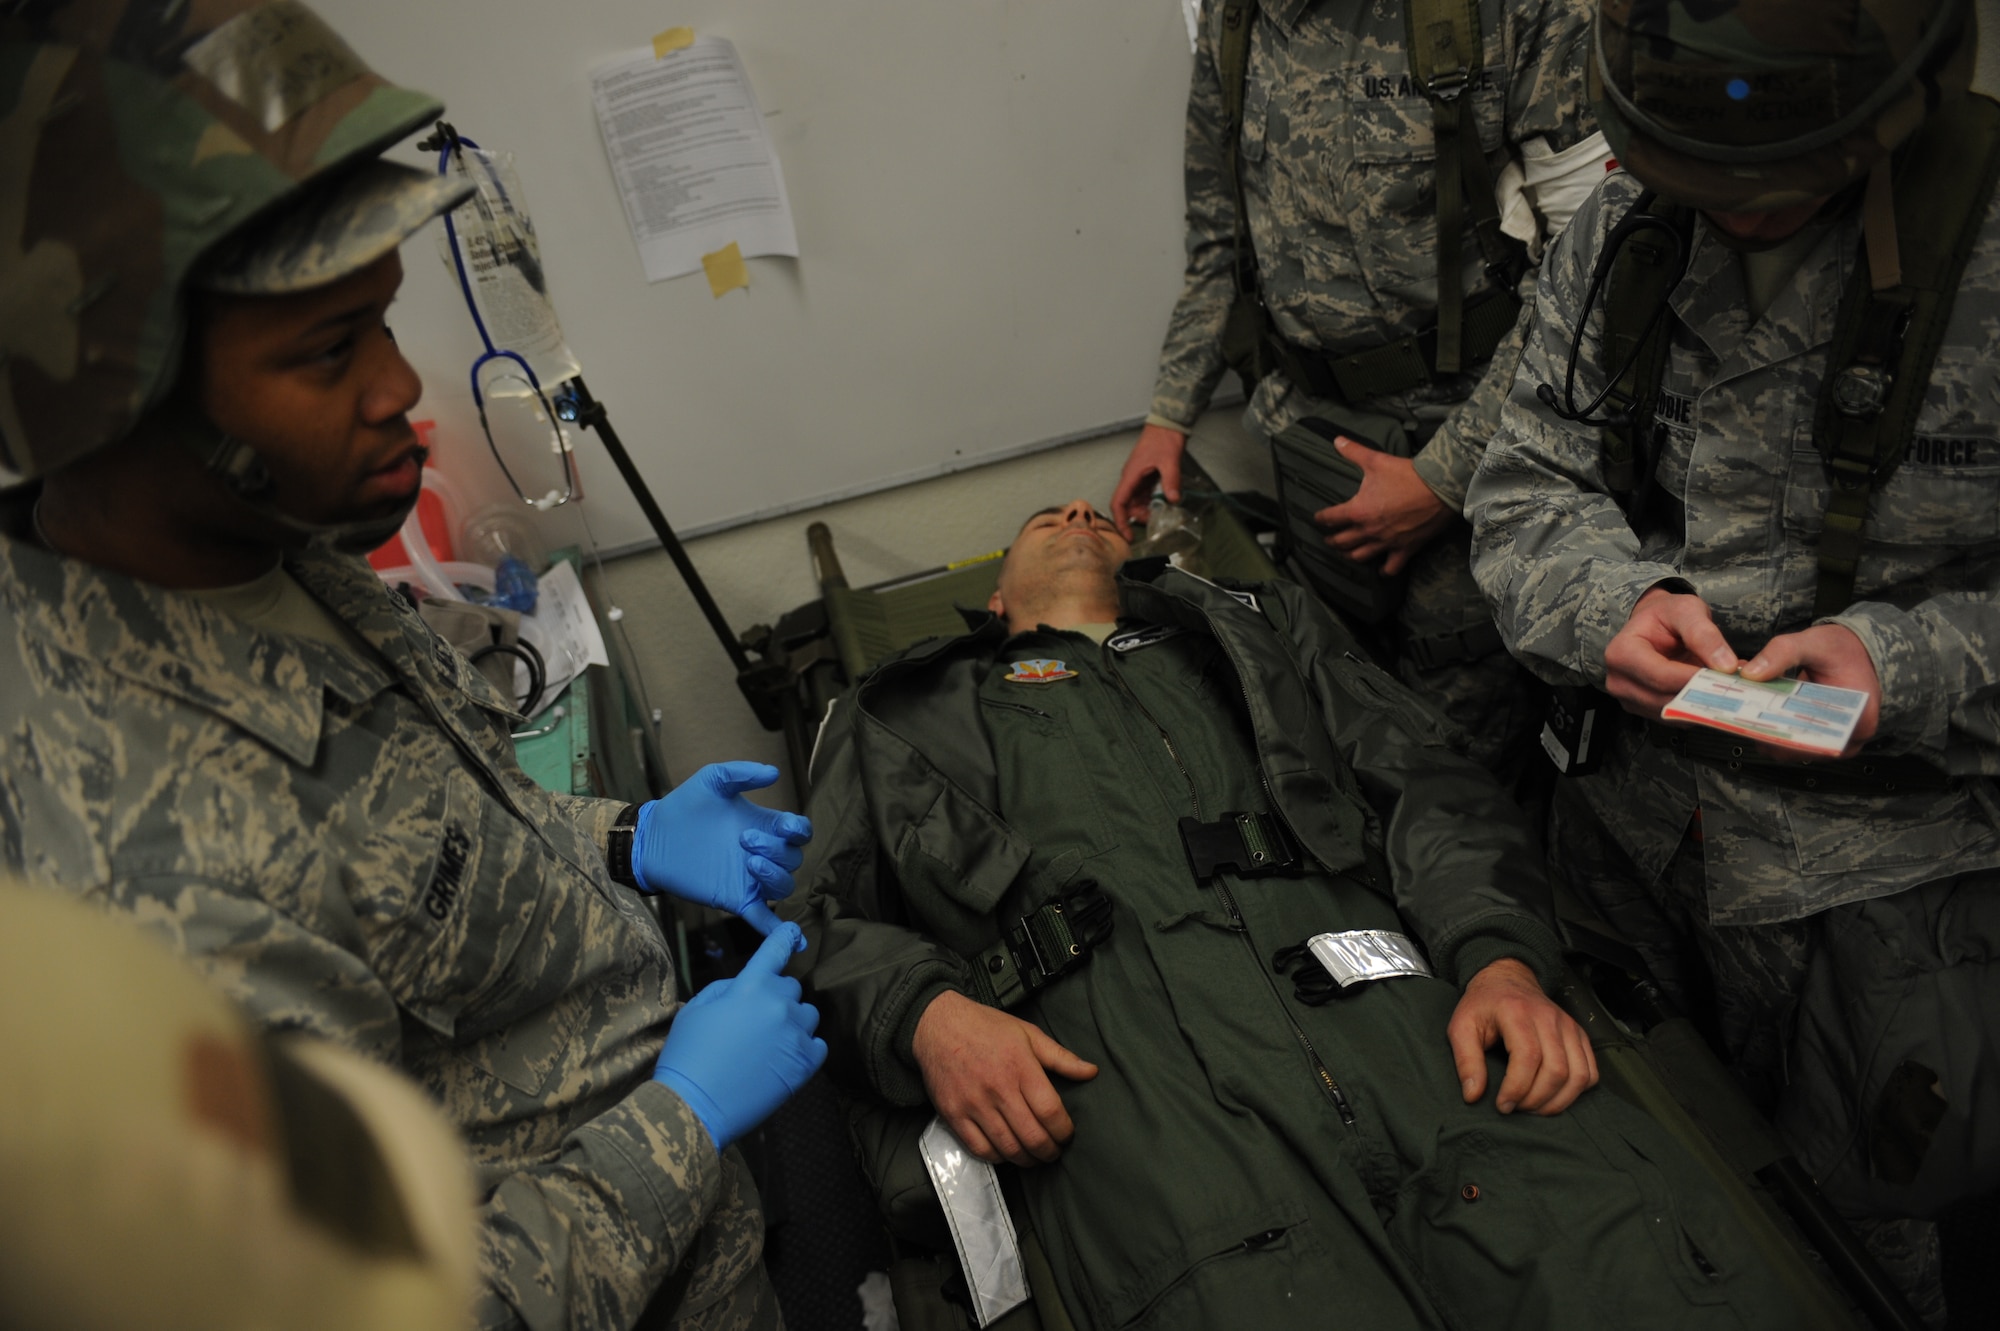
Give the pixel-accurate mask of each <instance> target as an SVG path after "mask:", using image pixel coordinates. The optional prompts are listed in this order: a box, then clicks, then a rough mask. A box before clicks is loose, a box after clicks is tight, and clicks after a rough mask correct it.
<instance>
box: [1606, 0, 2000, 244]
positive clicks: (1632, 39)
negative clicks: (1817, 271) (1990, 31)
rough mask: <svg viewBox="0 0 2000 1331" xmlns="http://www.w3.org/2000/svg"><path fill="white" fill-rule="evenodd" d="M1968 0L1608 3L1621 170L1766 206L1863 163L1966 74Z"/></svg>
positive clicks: (1611, 98)
mask: <svg viewBox="0 0 2000 1331" xmlns="http://www.w3.org/2000/svg"><path fill="white" fill-rule="evenodd" d="M1969 10H1970V6H1969V4H1968V3H1967V0H1600V4H1599V6H1598V11H1597V24H1596V40H1595V51H1594V53H1593V58H1592V60H1591V67H1590V89H1591V98H1592V100H1593V102H1594V103H1595V105H1596V110H1597V120H1598V124H1599V125H1600V126H1602V127H1603V129H1604V134H1605V137H1606V138H1607V139H1609V140H1610V142H1611V146H1612V150H1613V151H1614V152H1615V153H1616V154H1617V156H1618V160H1619V162H1620V163H1621V164H1622V165H1623V166H1624V167H1625V169H1626V170H1628V171H1630V172H1632V174H1633V175H1635V176H1637V177H1638V178H1639V179H1640V180H1641V181H1643V182H1644V183H1645V184H1646V185H1647V186H1649V187H1651V188H1652V189H1655V190H1658V191H1659V192H1660V193H1661V194H1662V195H1665V196H1666V197H1668V198H1671V199H1675V200H1678V201H1679V202H1682V203H1687V204H1691V205H1693V206H1695V207H1698V208H1707V209H1712V210H1714V211H1717V212H1761V211H1767V210H1770V209H1774V208H1783V207H1789V206H1791V205H1793V204H1797V203H1803V202H1805V201H1807V200H1810V199H1817V198H1824V197H1826V196H1828V195H1831V194H1836V193H1838V192H1839V191H1840V190H1841V189H1843V188H1844V187H1846V186H1847V185H1849V184H1851V183H1852V182H1854V181H1856V180H1858V179H1860V178H1861V177H1862V176H1864V175H1866V174H1867V172H1868V171H1869V169H1870V168H1871V167H1873V166H1874V165H1875V163H1876V162H1878V161H1880V160H1882V158H1883V157H1885V156H1886V155H1887V154H1888V153H1889V152H1891V151H1892V150H1894V148H1895V147H1896V145H1897V144H1899V143H1901V142H1902V141H1903V140H1904V139H1906V138H1908V137H1909V135H1910V133H1911V132H1912V131H1913V130H1915V129H1916V127H1917V125H1918V124H1919V123H1921V122H1922V120H1923V118H1924V116H1925V114H1926V112H1927V110H1928V109H1929V108H1930V107H1933V106H1935V105H1937V103H1938V101H1939V100H1940V99H1941V98H1943V97H1945V96H1949V95H1954V94H1957V93H1961V92H1963V91H1964V90H1965V89H1966V87H1968V86H1969V84H1970V82H1971V73H1972V56H1973V51H1972V46H1973V43H1972V42H1971V41H1970V40H1968V39H1967V35H1968V32H1969V23H1968V13H1969Z"/></svg>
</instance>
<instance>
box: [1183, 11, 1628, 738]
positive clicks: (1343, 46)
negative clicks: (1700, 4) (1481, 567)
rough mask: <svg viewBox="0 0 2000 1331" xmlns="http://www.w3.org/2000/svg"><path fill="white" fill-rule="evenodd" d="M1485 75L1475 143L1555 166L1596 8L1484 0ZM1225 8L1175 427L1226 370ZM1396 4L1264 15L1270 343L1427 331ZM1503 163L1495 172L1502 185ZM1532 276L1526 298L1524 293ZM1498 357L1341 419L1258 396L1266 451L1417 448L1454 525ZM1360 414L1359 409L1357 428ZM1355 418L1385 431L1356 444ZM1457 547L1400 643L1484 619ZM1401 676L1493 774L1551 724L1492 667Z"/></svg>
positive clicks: (1203, 90)
mask: <svg viewBox="0 0 2000 1331" xmlns="http://www.w3.org/2000/svg"><path fill="white" fill-rule="evenodd" d="M1479 15H1480V30H1481V33H1482V34H1483V36H1484V41H1485V56H1484V65H1485V68H1484V70H1483V72H1482V74H1481V77H1480V79H1479V81H1478V84H1477V86H1476V87H1475V88H1473V89H1472V90H1471V91H1470V93H1469V95H1470V96H1471V97H1472V99H1473V106H1474V108H1475V111H1476V118H1477V122H1478V127H1479V138H1480V142H1481V144H1482V145H1483V147H1484V148H1485V150H1486V152H1487V155H1488V157H1489V159H1491V160H1492V161H1494V162H1495V163H1500V162H1503V161H1504V160H1505V158H1506V157H1507V156H1508V155H1509V154H1510V153H1514V152H1516V151H1518V147H1519V145H1520V144H1522V143H1523V142H1525V141H1526V140H1529V139H1533V138H1537V137H1540V138H1543V139H1545V140H1546V141H1547V143H1548V146H1549V147H1550V148H1551V149H1552V150H1555V151H1558V152H1560V151H1561V150H1563V149H1566V148H1569V147H1571V146H1573V145H1574V144H1576V143H1577V142H1578V141H1580V140H1581V139H1583V138H1585V137H1587V136H1588V135H1589V134H1590V132H1591V131H1592V129H1593V128H1594V125H1593V122H1592V119H1591V114H1590V109H1589V102H1588V99H1587V97H1586V95H1585V88H1584V71H1585V65H1586V59H1587V55H1588V51H1587V46H1586V40H1587V38H1588V35H1589V29H1590V11H1589V8H1588V6H1587V5H1585V4H1583V3H1580V2H1579V0H1522V2H1518V3H1517V2H1514V0H1482V2H1481V3H1480V4H1479ZM1221 22H1222V6H1221V5H1220V4H1216V3H1210V4H1207V5H1205V6H1204V7H1203V13H1202V24H1201V36H1200V40H1199V43H1198V50H1197V52H1196V56H1195V68H1194V83H1193V87H1192V90H1191V91H1190V93H1189V96H1188V121H1187V218H1188V232H1187V250H1188V267H1187V279H1186V285H1185V287H1184V289H1183V290H1182V293H1181V298H1180V302H1179V304H1178V305H1177V306H1176V307H1175V309H1174V313H1173V319H1172V322H1171V324H1170V325H1169V327H1168V330H1167V338H1166V345H1165V347H1164V348H1163V349H1162V351H1161V356H1160V372H1159V378H1158V380H1157V382H1156V384H1155V387H1154V390H1153V404H1152V413H1153V415H1154V417H1156V418H1158V419H1161V420H1164V421H1169V422H1173V423H1176V424H1177V425H1178V427H1179V428H1180V429H1182V430H1187V429H1189V428H1191V427H1192V425H1193V423H1194V421H1195V420H1196V419H1197V418H1198V417H1199V416H1200V415H1201V413H1202V411H1203V410H1205V409H1206V407H1207V406H1208V401H1209V396H1210V394H1211V393H1213V392H1214V390H1215V387H1216V385H1217V383H1218V382H1219V381H1220V380H1221V378H1222V375H1223V373H1224V368H1225V367H1224V364H1223V360H1222V351H1221V345H1220V343H1221V337H1222V330H1223V324H1224V321H1225V319H1226V318H1227V315H1228V312H1229V306H1230V301H1231V298H1232V296H1233V294H1234V291H1235V287H1234V282H1233V279H1232V276H1231V272H1232V264H1233V258H1234V253H1235V238H1236V207H1235V201H1234V192H1233V189H1232V186H1231V182H1230V180H1229V178H1228V175H1227V173H1226V171H1225V166H1224V157H1223V145H1222V143H1221V142H1220V140H1221V135H1222V127H1223V125H1224V124H1225V113H1224V109H1223V94H1222V82H1221V77H1220V75H1219V73H1218V68H1217V64H1216V61H1217V53H1218V51H1219V50H1220V47H1221V40H1222V38H1221ZM1404 47H1405V36H1404V16H1403V9H1402V5H1401V4H1385V3H1380V2H1379V0H1366V2H1365V3H1364V2H1363V0H1317V2H1315V0H1266V3H1263V4H1261V5H1260V6H1259V7H1258V10H1257V17H1256V22H1255V27H1254V29H1253V32H1252V37H1251V42H1250V67H1249V73H1248V77H1247V80H1246V83H1245V94H1244V111H1243V131H1242V142H1241V150H1240V157H1241V162H1242V176H1243V193H1244V200H1245V206H1246V208H1247V210H1248V215H1249V229H1250V239H1251V244H1252V247H1253V248H1254V249H1255V251H1256V256H1257V273H1258V281H1259V285H1260V287H1261V289H1262V291H1263V296H1264V301H1265V304H1266V305H1267V307H1268V308H1269V310H1270V312H1271V317H1272V319H1273V320H1274V321H1275V323H1276V327H1277V332H1278V333H1279V334H1280V335H1281V336H1282V337H1284V338H1285V340H1286V341H1288V342H1290V343H1292V344H1293V345H1294V346H1297V347H1301V348H1307V349H1314V350H1318V351H1320V352H1322V353H1335V354H1337V353H1345V352H1350V351H1358V350H1362V349H1366V348H1370V347H1375V346H1379V345H1381V344H1382V343H1385V342H1388V341H1390V340H1392V339H1394V338H1397V337H1401V336H1404V335H1406V334H1410V333H1415V332H1418V331H1419V330H1421V329H1422V328H1424V327H1425V326H1426V325H1428V324H1429V323H1430V322H1431V321H1432V319H1433V317H1434V315H1435V311H1436V305H1437V257H1436V251H1437V205H1436V197H1437V184H1436V167H1435V162H1434V157H1433V151H1432V129H1431V121H1432V112H1431V104H1430V102H1429V101H1428V100H1426V99H1425V97H1424V96H1423V93H1422V92H1421V90H1420V89H1418V88H1416V87H1414V86H1412V81H1411V75H1410V72H1409V60H1408V58H1407V55H1406V53H1405V50H1404ZM1497 173H1498V172H1497V166H1496V169H1495V174H1497ZM1469 232H1470V228H1469V227H1468V235H1467V237H1466V241H1465V244H1464V248H1463V254H1464V256H1465V273H1464V279H1463V290H1464V292H1465V294H1466V298H1467V300H1471V299H1473V298H1474V297H1476V296H1478V295H1480V294H1481V293H1483V292H1485V291H1486V290H1487V289H1488V288H1489V287H1490V286H1491V285H1492V283H1491V280H1490V279H1489V278H1488V276H1487V274H1486V272H1485V269H1484V265H1483V263H1482V261H1481V258H1480V249H1479V246H1478V245H1477V244H1475V243H1473V241H1472V239H1471V236H1470V234H1469ZM1532 291H1533V278H1532V276H1530V277H1528V278H1525V279H1524V280H1523V283H1522V294H1523V297H1524V298H1527V297H1529V296H1531V295H1532ZM1517 339H1518V333H1516V334H1514V335H1512V336H1510V337H1509V338H1508V339H1507V340H1506V341H1504V342H1502V343H1501V345H1500V347H1499V349H1498V350H1497V351H1496V352H1495V353H1494V355H1493V358H1492V361H1491V362H1490V364H1491V365H1493V366H1496V367H1499V368H1498V372H1497V373H1492V374H1485V373H1481V372H1480V371H1483V370H1484V369H1485V367H1483V366H1481V367H1475V370H1474V371H1473V372H1468V373H1463V374H1457V375H1451V376H1447V377H1444V378H1442V379H1440V380H1438V381H1436V382H1434V383H1430V384H1426V385H1423V386H1420V387H1418V388H1414V389H1411V390H1409V391H1407V392H1403V393H1396V394H1391V395H1387V396H1384V397H1380V398H1375V399H1373V400H1371V401H1369V402H1367V403H1365V404H1363V403H1356V404H1353V406H1352V407H1351V408H1350V407H1346V406H1342V405H1336V404H1330V403H1326V402H1320V401H1315V400H1314V399H1312V398H1311V397H1310V396H1309V395H1308V394H1306V393H1305V392H1304V391H1303V390H1301V389H1299V388H1296V387H1294V386H1293V385H1291V384H1290V383H1288V382H1287V381H1286V380H1285V378H1284V375H1283V374H1282V372H1280V373H1277V374H1273V375H1268V376H1266V377H1265V378H1264V379H1263V380H1262V381H1261V382H1260V383H1259V384H1258V386H1257V389H1256V392H1255V394H1254V395H1253V396H1252V398H1251V400H1250V407H1249V413H1248V416H1249V423H1250V424H1251V425H1252V427H1253V428H1255V429H1256V430H1257V431H1258V432H1259V433H1261V434H1263V435H1264V436H1266V437H1269V436H1271V435H1274V434H1276V433H1277V432H1278V431H1280V430H1282V429H1284V428H1285V427H1286V426H1288V425H1290V424H1291V423H1292V422H1293V421H1296V420H1298V419H1299V418H1301V417H1304V416H1311V415H1320V416H1325V417H1327V418H1329V419H1331V420H1333V421H1335V422H1336V423H1343V422H1351V421H1361V422H1364V423H1357V424H1353V425H1351V426H1350V428H1352V429H1354V430H1356V431H1366V432H1369V433H1373V434H1375V435H1377V436H1378V439H1377V442H1383V443H1386V442H1388V441H1386V440H1383V439H1380V438H1379V436H1380V435H1381V434H1383V433H1385V432H1386V429H1385V427H1395V428H1400V429H1401V430H1403V431H1405V432H1407V435H1408V439H1409V442H1410V444H1411V445H1421V449H1420V451H1418V452H1417V454H1416V466H1417V472H1418V474H1419V475H1420V476H1422V477H1423V479H1424V481H1425V483H1426V484H1428V485H1429V486H1430V487H1431V489H1432V490H1434V491H1436V492H1437V495H1438V497H1439V498H1440V499H1442V500H1443V501H1444V503H1445V505H1446V506H1447V507H1448V508H1450V509H1451V510H1453V511H1454V512H1457V511H1458V510H1459V509H1461V508H1462V507H1463V505H1464V499H1465V487H1466V485H1467V484H1468V483H1469V482H1470V480H1471V479H1472V473H1473V471H1474V469H1475V468H1476V467H1477V466H1478V464H1479V454H1480V452H1481V450H1482V449H1484V447H1485V444H1486V440H1487V438H1488V437H1489V436H1490V435H1491V433H1492V430H1493V426H1494V422H1495V420H1496V418H1497V416H1498V414H1499V408H1500V402H1501V400H1502V398H1503V397H1504V396H1505V393H1506V388H1507V383H1508V381H1509V380H1510V378H1511V370H1512V365H1513V361H1514V359H1515V355H1516V348H1517V346H1518V341H1517ZM1357 411H1358V412H1359V413H1360V414H1357ZM1366 413H1376V414H1378V416H1379V417H1382V418H1385V419H1384V421H1383V425H1381V426H1377V427H1376V428H1375V429H1374V430H1372V431H1368V430H1367V427H1366V425H1365V420H1366ZM1468 540H1469V533H1468V531H1467V530H1466V528H1465V527H1464V525H1463V524H1461V523H1454V524H1453V525H1452V526H1451V527H1450V528H1448V529H1447V530H1446V532H1445V533H1443V534H1442V535H1440V536H1438V537H1437V538H1436V539H1434V540H1433V541H1432V542H1431V544H1430V546H1429V547H1428V548H1427V549H1426V550H1425V551H1424V552H1423V554H1422V555H1420V556H1419V557H1418V558H1417V559H1416V560H1415V561H1414V562H1413V563H1412V565H1411V567H1410V572H1409V583H1408V594H1407V597H1406V601H1405V608H1404V609H1403V611H1402V612H1401V618H1400V627H1401V631H1402V634H1403V636H1404V637H1405V638H1406V639H1410V640H1414V639H1430V638H1438V637H1442V636H1444V635H1448V634H1452V633H1454V632H1457V631H1459V630H1461V629H1466V628H1471V627H1474V626H1478V625H1481V624H1484V623H1487V622H1490V621H1489V620H1488V616H1487V611H1486V607H1485V605H1484V603H1483V602H1482V601H1481V600H1480V597H1479V593H1478V590H1477V588H1476V587H1474V586H1473V583H1472V579H1471V576H1470V574H1469V573H1467V572H1466V569H1465V565H1466V562H1467V543H1468ZM1400 669H1401V673H1402V675H1403V678H1404V679H1405V681H1406V682H1407V683H1409V684H1411V685H1412V686H1413V687H1415V688H1417V689H1418V690H1419V691H1420V692H1421V693H1423V694H1424V695H1425V696H1426V697H1428V698H1430V699H1431V700H1432V701H1433V702H1435V703H1437V704H1438V705H1440V706H1441V707H1442V708H1443V709H1444V711H1445V713H1446V714H1447V715H1448V716H1450V717H1451V718H1452V719H1453V720H1454V721H1456V722H1457V723H1458V724H1459V726H1460V727H1461V729H1463V730H1465V731H1466V732H1467V734H1468V736H1469V737H1470V739H1471V742H1472V745H1473V749H1472V753H1473V756H1474V757H1475V758H1477V759H1478V760H1479V761H1480V762H1482V763H1484V764H1486V765H1488V766H1494V765H1495V764H1496V763H1499V762H1501V761H1502V760H1503V758H1504V757H1505V756H1507V755H1509V754H1518V750H1519V748H1520V745H1521V742H1522V740H1523V739H1524V737H1525V736H1527V735H1528V734H1530V733H1531V732H1532V730H1533V729H1534V728H1535V727H1536V726H1539V724H1540V721H1541V717H1540V715H1539V714H1538V712H1536V711H1535V710H1534V704H1533V703H1532V702H1531V700H1530V698H1529V696H1528V692H1529V691H1528V688H1527V686H1526V681H1525V679H1524V678H1523V677H1522V676H1521V674H1520V672H1519V670H1518V669H1517V668H1516V667H1515V665H1514V664H1513V662H1512V661H1510V660H1509V659H1508V658H1507V656H1506V654H1505V653H1504V652H1499V651H1490V652H1488V653H1487V654H1486V655H1485V656H1483V657H1482V658H1481V659H1479V660H1477V661H1473V662H1467V663H1463V664H1458V665H1451V664H1447V665H1442V666H1439V667H1436V668H1434V669H1431V670H1418V669H1417V668H1416V667H1415V666H1414V665H1413V664H1411V663H1408V662H1405V663H1404V664H1403V665H1402V666H1401V667H1400Z"/></svg>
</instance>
